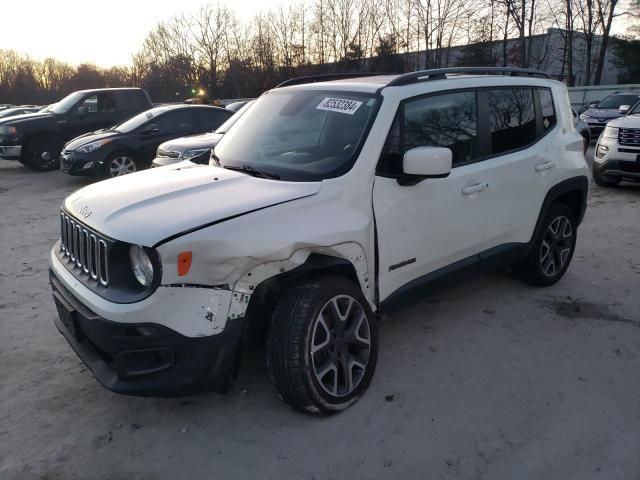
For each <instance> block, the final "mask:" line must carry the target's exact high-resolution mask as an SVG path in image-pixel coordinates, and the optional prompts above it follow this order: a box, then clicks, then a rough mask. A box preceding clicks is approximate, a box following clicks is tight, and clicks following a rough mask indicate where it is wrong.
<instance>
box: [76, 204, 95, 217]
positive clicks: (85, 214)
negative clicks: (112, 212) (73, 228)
mask: <svg viewBox="0 0 640 480" xmlns="http://www.w3.org/2000/svg"><path fill="white" fill-rule="evenodd" d="M78 213H79V214H80V215H82V216H83V217H84V218H89V216H91V214H92V213H93V211H92V210H91V209H90V208H89V207H87V206H86V205H85V206H84V207H82V208H81V209H80V211H79V212H78Z"/></svg>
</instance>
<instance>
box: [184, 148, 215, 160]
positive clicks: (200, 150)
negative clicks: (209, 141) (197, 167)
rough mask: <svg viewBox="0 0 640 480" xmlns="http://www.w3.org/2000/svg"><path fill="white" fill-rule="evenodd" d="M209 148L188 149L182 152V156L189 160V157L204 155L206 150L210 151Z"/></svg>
mask: <svg viewBox="0 0 640 480" xmlns="http://www.w3.org/2000/svg"><path fill="white" fill-rule="evenodd" d="M208 150H209V149H208V148H195V149H193V150H187V151H186V152H184V153H183V154H182V158H184V159H185V160H188V159H189V158H193V157H197V156H198V155H202V154H203V153H204V152H206V151H208Z"/></svg>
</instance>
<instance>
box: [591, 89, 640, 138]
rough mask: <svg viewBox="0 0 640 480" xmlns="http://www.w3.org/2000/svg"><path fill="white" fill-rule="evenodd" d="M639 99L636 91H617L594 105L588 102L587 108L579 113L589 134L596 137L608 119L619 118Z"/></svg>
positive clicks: (639, 96)
mask: <svg viewBox="0 0 640 480" xmlns="http://www.w3.org/2000/svg"><path fill="white" fill-rule="evenodd" d="M639 101H640V93H638V92H617V93H612V94H611V95H607V96H606V97H605V98H604V100H602V101H601V102H598V103H597V104H596V105H593V103H592V104H589V108H588V109H587V110H586V111H585V112H584V113H582V114H581V115H580V119H581V120H583V121H585V122H586V123H587V124H588V125H589V128H590V130H591V136H592V137H593V138H597V137H598V135H600V134H601V133H602V131H603V130H604V127H605V126H606V125H607V122H609V120H613V119H614V118H620V117H622V116H623V115H626V113H627V112H628V111H629V110H631V108H632V107H633V106H634V105H635V104H636V103H638V102H639Z"/></svg>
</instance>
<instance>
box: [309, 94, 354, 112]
mask: <svg viewBox="0 0 640 480" xmlns="http://www.w3.org/2000/svg"><path fill="white" fill-rule="evenodd" d="M360 105H362V102H358V101H356V100H347V99H346V98H333V97H325V98H324V99H323V100H322V101H321V102H320V105H318V106H317V107H316V110H327V111H329V112H340V113H346V114H348V115H353V114H354V113H356V112H357V111H358V109H359V108H360Z"/></svg>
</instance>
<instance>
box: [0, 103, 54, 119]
mask: <svg viewBox="0 0 640 480" xmlns="http://www.w3.org/2000/svg"><path fill="white" fill-rule="evenodd" d="M43 108H44V107H38V106H36V105H23V106H21V107H12V108H5V109H4V110H0V118H7V117H15V116H16V115H24V114H25V113H35V112H38V111H40V110H42V109H43Z"/></svg>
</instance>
